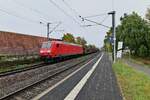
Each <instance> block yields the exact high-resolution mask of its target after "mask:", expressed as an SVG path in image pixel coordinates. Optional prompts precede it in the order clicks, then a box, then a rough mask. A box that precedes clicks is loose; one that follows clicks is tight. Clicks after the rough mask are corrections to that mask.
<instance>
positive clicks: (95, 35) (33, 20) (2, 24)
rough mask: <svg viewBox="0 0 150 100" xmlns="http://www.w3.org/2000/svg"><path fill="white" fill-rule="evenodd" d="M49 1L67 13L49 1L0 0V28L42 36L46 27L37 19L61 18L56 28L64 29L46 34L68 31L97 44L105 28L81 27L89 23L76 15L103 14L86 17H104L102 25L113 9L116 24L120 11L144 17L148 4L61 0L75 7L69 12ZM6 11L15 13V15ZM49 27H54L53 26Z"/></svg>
mask: <svg viewBox="0 0 150 100" xmlns="http://www.w3.org/2000/svg"><path fill="white" fill-rule="evenodd" d="M53 1H54V2H55V3H56V4H57V5H59V7H60V8H61V9H63V10H64V11H65V12H66V13H67V15H65V14H64V13H63V12H62V11H60V10H59V9H58V8H56V7H55V6H54V5H53V4H52V3H51V2H49V0H0V16H1V17H0V30H2V31H13V32H19V33H23V34H31V35H37V36H46V34H47V33H46V26H44V25H43V24H39V22H40V21H42V22H45V23H46V22H58V21H61V22H62V24H61V25H60V26H59V27H58V28H57V29H58V30H60V29H61V30H62V29H64V30H65V31H64V32H53V33H52V34H51V35H50V36H51V37H52V38H61V37H62V36H63V34H64V33H66V32H69V33H72V34H73V35H74V36H81V37H84V38H85V39H86V40H87V42H88V43H90V44H95V45H96V46H98V47H101V46H102V45H103V39H104V36H105V33H106V31H108V29H107V28H105V27H103V26H92V27H86V28H85V27H81V25H85V24H92V23H90V22H86V21H85V22H83V21H81V19H80V18H79V17H78V15H81V16H83V17H85V16H90V15H97V14H104V13H105V15H103V16H100V17H95V18H90V19H91V20H94V21H97V22H101V21H102V20H103V19H105V18H107V19H106V20H105V21H104V22H103V24H105V25H107V26H111V16H108V15H107V13H108V12H109V11H111V10H112V9H113V8H114V9H115V10H116V12H117V15H116V23H117V24H119V18H120V16H122V15H123V14H124V13H131V12H132V11H135V12H137V13H138V14H139V15H141V16H142V17H144V15H145V12H146V9H147V7H148V5H150V0H65V2H66V3H67V4H69V6H70V7H71V8H72V9H74V10H75V11H73V10H71V9H69V8H68V7H67V6H66V5H65V4H64V2H63V1H62V0H53ZM112 1H114V3H112ZM6 13H9V14H13V15H15V16H19V18H18V17H14V16H11V15H9V14H6ZM20 16H21V18H20ZM23 19H25V20H23ZM55 25H56V24H55ZM50 27H54V25H51V26H50Z"/></svg>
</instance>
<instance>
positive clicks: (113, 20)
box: [108, 11, 116, 63]
mask: <svg viewBox="0 0 150 100" xmlns="http://www.w3.org/2000/svg"><path fill="white" fill-rule="evenodd" d="M108 14H109V15H112V33H113V39H114V59H113V60H114V63H115V62H116V28H115V14H116V12H115V11H111V12H109V13H108Z"/></svg>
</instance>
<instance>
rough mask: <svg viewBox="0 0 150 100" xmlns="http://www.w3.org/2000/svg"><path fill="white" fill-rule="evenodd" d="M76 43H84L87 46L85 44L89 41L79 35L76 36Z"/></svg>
mask: <svg viewBox="0 0 150 100" xmlns="http://www.w3.org/2000/svg"><path fill="white" fill-rule="evenodd" d="M76 44H80V45H82V46H83V47H85V45H86V44H87V41H86V40H85V39H84V38H81V37H77V38H76Z"/></svg>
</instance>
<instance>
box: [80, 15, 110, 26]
mask: <svg viewBox="0 0 150 100" xmlns="http://www.w3.org/2000/svg"><path fill="white" fill-rule="evenodd" d="M79 17H80V18H81V19H82V21H84V20H86V21H89V22H92V23H95V24H97V25H100V26H103V27H106V28H110V27H109V26H107V25H103V24H102V23H98V22H95V21H93V20H89V19H87V18H84V17H82V16H79Z"/></svg>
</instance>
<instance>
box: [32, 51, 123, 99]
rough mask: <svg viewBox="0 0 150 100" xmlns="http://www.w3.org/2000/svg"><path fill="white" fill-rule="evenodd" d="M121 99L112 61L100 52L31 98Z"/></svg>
mask: <svg viewBox="0 0 150 100" xmlns="http://www.w3.org/2000/svg"><path fill="white" fill-rule="evenodd" d="M37 99H38V100H123V99H122V95H121V92H120V89H119V86H118V84H117V80H116V77H115V74H114V72H113V70H112V63H111V61H110V60H109V57H108V55H107V54H106V53H100V54H99V55H97V57H95V58H94V59H92V60H91V61H89V62H88V63H86V64H85V65H83V66H81V68H80V69H78V70H76V71H75V72H74V73H72V74H71V75H69V76H67V77H66V78H65V79H63V80H62V81H61V82H59V83H57V84H56V85H55V86H54V87H50V88H49V89H47V90H46V91H44V92H43V93H41V94H39V95H38V96H36V97H35V98H34V99H33V100H37Z"/></svg>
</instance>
